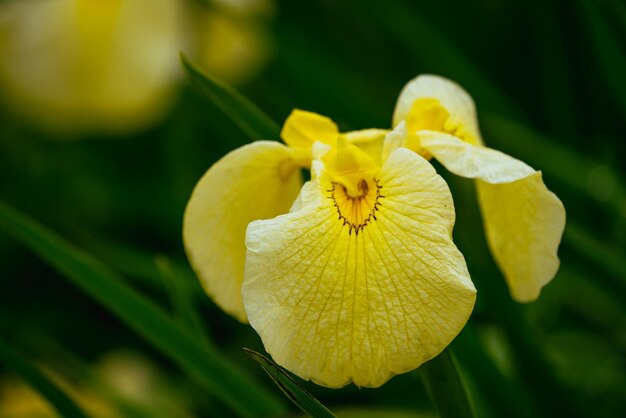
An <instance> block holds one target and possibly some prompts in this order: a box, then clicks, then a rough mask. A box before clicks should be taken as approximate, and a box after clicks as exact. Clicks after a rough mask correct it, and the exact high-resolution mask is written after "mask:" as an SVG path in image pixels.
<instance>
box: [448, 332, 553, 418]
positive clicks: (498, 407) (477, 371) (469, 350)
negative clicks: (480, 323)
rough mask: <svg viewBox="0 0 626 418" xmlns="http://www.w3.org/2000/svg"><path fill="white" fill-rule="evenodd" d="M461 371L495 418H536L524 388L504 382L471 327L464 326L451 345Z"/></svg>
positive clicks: (510, 382) (536, 414) (534, 406)
mask: <svg viewBox="0 0 626 418" xmlns="http://www.w3.org/2000/svg"><path fill="white" fill-rule="evenodd" d="M453 346H454V353H455V355H456V358H457V359H458V360H459V363H460V365H461V366H462V369H463V370H465V371H466V372H467V375H468V377H469V378H470V379H471V380H472V381H473V382H474V383H475V385H474V386H475V387H476V390H477V391H478V393H479V395H481V398H482V399H484V400H485V402H486V403H488V407H489V409H490V410H493V414H494V416H496V417H503V416H506V417H509V418H523V417H539V416H541V415H539V412H538V411H537V409H536V405H535V404H534V403H533V402H532V399H531V398H530V396H529V394H528V392H527V389H526V388H525V387H523V386H521V385H519V384H518V383H517V382H514V381H511V380H510V379H507V378H506V377H505V376H504V375H503V374H502V372H500V370H499V369H498V368H497V367H496V365H495V364H494V363H493V360H492V359H491V357H489V355H488V354H487V353H486V352H485V350H484V348H483V347H482V345H481V344H480V342H479V340H478V337H477V336H476V334H475V333H474V331H473V329H472V326H471V325H470V324H467V325H466V326H465V328H464V329H463V331H461V333H460V334H459V335H458V336H457V337H456V339H455V340H454V343H453Z"/></svg>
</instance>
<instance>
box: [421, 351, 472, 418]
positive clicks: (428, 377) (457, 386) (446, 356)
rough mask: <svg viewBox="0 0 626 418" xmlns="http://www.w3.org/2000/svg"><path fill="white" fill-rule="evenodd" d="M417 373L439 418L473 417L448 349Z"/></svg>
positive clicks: (455, 365) (454, 362)
mask: <svg viewBox="0 0 626 418" xmlns="http://www.w3.org/2000/svg"><path fill="white" fill-rule="evenodd" d="M419 371H420V375H421V377H422V381H423V382H424V385H425V386H426V390H427V391H428V394H429V395H430V398H431V400H432V401H433V403H434V404H435V406H436V407H437V410H438V411H439V415H440V416H441V418H473V417H474V413H473V412H472V407H471V405H470V401H469V399H468V397H467V392H466V391H465V387H464V386H463V382H462V381H461V376H460V375H459V371H458V368H457V364H456V360H455V358H454V356H453V354H452V352H451V350H450V349H445V350H444V351H443V352H442V353H441V354H439V355H438V356H437V357H435V358H434V359H432V360H430V361H429V362H427V363H425V364H424V365H422V367H420V369H419Z"/></svg>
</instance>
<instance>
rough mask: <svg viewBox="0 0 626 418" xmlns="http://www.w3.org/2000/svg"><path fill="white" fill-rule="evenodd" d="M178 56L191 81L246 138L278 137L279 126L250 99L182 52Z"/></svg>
mask: <svg viewBox="0 0 626 418" xmlns="http://www.w3.org/2000/svg"><path fill="white" fill-rule="evenodd" d="M180 59H181V62H182V64H183V67H184V68H185V71H186V72H187V76H188V77H189V79H190V80H191V83H192V84H193V85H194V86H195V87H196V88H197V89H198V90H199V91H200V92H202V94H203V95H205V96H206V97H207V98H208V99H209V100H211V101H212V102H213V103H215V105H216V106H217V107H219V108H220V109H221V110H222V111H223V112H224V113H226V115H228V117H230V118H231V119H232V120H233V122H234V123H235V124H236V125H237V126H239V128H241V130H242V131H244V132H245V133H246V135H248V136H249V137H250V139H252V140H259V139H278V138H279V136H280V127H279V126H278V125H277V124H276V123H275V122H274V121H273V120H272V119H271V118H269V117H268V116H267V115H266V114H265V113H263V111H261V110H260V109H259V108H258V107H256V106H255V105H254V104H253V103H252V102H251V101H250V100H248V99H247V98H245V97H244V96H242V95H241V94H239V93H237V92H236V91H235V90H234V89H232V88H231V87H229V86H228V85H226V84H224V83H222V82H221V81H219V80H217V79H215V78H213V77H211V76H210V75H208V74H207V73H205V72H203V71H202V70H200V69H199V68H198V67H197V66H195V65H194V64H192V63H191V62H190V61H189V60H188V59H187V58H186V57H185V56H184V55H183V54H181V56H180Z"/></svg>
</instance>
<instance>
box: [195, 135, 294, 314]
mask: <svg viewBox="0 0 626 418" xmlns="http://www.w3.org/2000/svg"><path fill="white" fill-rule="evenodd" d="M291 154H292V150H290V149H289V148H288V147H286V146H284V145H282V144H280V143H277V142H270V141H258V142H254V143H252V144H249V145H246V146H244V147H241V148H238V149H236V150H235V151H232V152H231V153H229V154H227V155H226V156H225V157H223V158H222V159H221V160H219V161H218V162H217V163H215V165H213V166H212V167H211V168H210V169H209V170H208V171H207V172H206V174H205V175H204V176H203V177H202V178H201V179H200V181H199V182H198V184H197V185H196V187H195V189H194V191H193V194H192V195H191V198H190V200H189V203H188V204H187V209H186V210H185V217H184V221H183V239H184V242H185V249H186V251H187V255H188V257H189V261H190V262H191V265H192V267H193V269H194V270H195V272H196V274H197V275H198V276H199V278H200V281H201V283H202V285H203V287H204V290H205V291H206V292H207V294H208V295H209V296H211V297H212V298H213V300H215V303H217V305H218V306H220V307H221V308H222V309H223V310H224V311H226V312H228V313H229V314H231V315H233V316H234V317H236V318H237V319H239V320H240V321H242V322H245V321H246V315H245V311H244V308H243V303H242V300H241V283H242V281H243V272H244V265H245V255H246V247H245V232H246V228H247V226H248V224H249V223H250V222H251V221H254V220H257V219H269V218H273V217H275V216H277V215H280V214H283V213H287V211H288V210H289V208H290V207H291V205H292V203H293V201H294V200H295V198H296V196H297V195H298V191H299V190H300V186H301V185H302V179H301V176H300V171H299V168H298V167H297V165H296V164H295V163H294V161H293V160H292V158H291Z"/></svg>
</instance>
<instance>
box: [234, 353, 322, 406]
mask: <svg viewBox="0 0 626 418" xmlns="http://www.w3.org/2000/svg"><path fill="white" fill-rule="evenodd" d="M244 351H245V352H246V353H247V354H248V355H249V356H250V357H252V358H253V359H254V360H255V361H256V362H257V363H259V364H260V365H261V367H262V368H263V370H265V371H266V372H267V374H268V375H269V376H270V377H271V378H272V380H273V381H274V383H276V385H277V386H278V387H279V389H280V390H281V391H282V392H283V393H284V394H285V396H287V397H288V398H289V399H290V400H291V401H292V402H293V403H294V404H296V406H298V408H300V409H302V410H303V411H304V412H306V413H307V414H308V415H309V416H311V417H313V418H333V417H334V415H333V414H332V412H330V411H329V410H328V409H327V408H326V407H325V406H324V405H322V404H321V403H320V401H318V400H317V399H315V398H314V397H313V395H311V394H310V393H309V392H308V391H307V390H306V389H304V388H303V387H302V386H300V385H299V384H298V382H296V381H295V380H294V379H293V378H292V377H291V376H290V375H289V373H287V372H286V371H285V370H284V369H283V368H282V367H280V366H279V365H278V364H276V363H274V362H273V361H272V360H270V359H268V358H267V357H265V356H263V355H261V354H259V353H257V352H256V351H253V350H250V349H247V348H244Z"/></svg>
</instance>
